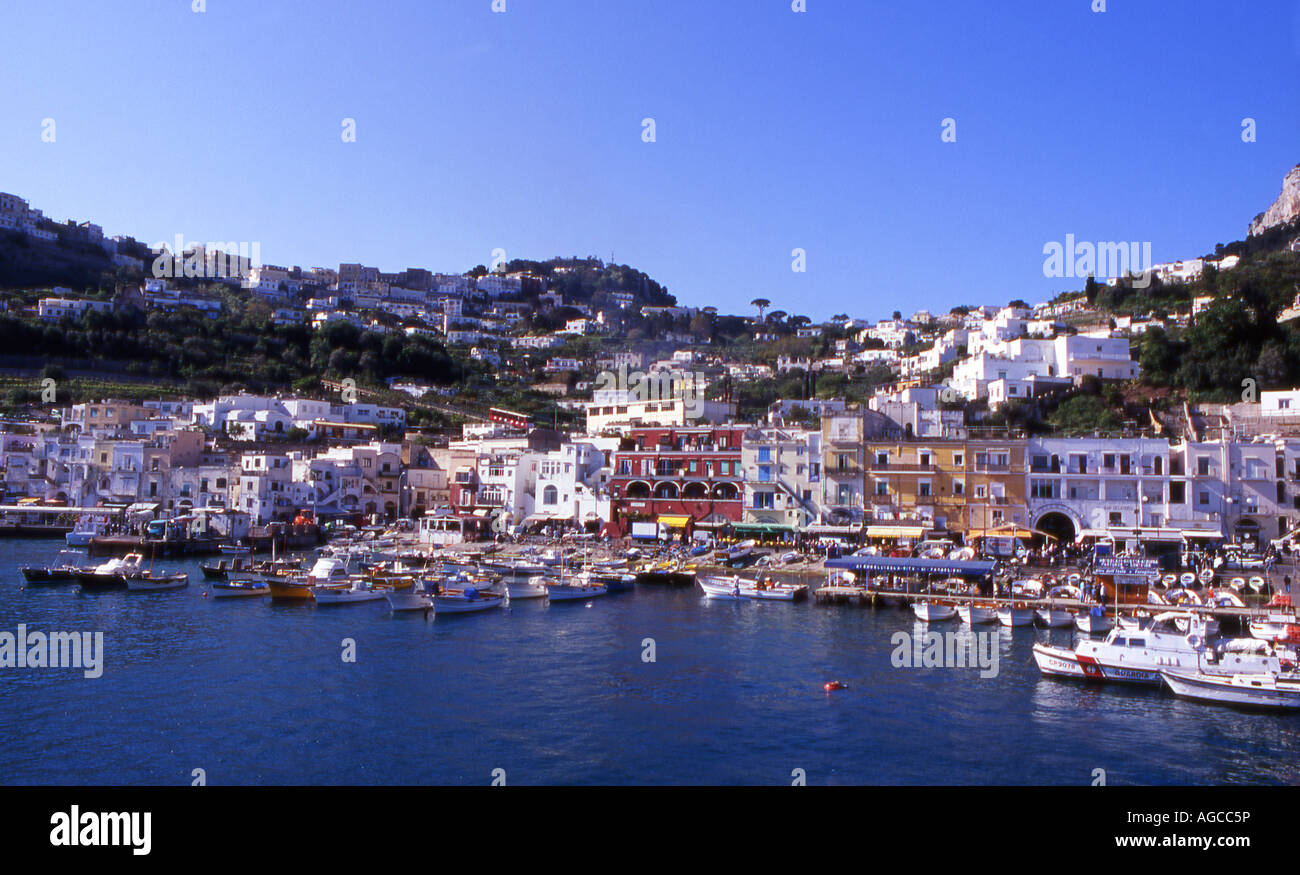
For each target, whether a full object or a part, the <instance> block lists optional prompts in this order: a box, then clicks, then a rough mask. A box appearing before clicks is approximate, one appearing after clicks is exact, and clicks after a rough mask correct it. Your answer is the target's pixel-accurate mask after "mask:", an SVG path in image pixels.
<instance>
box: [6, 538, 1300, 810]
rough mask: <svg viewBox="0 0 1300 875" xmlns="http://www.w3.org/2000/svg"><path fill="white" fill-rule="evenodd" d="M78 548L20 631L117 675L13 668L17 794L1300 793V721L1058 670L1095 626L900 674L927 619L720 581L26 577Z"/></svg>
mask: <svg viewBox="0 0 1300 875" xmlns="http://www.w3.org/2000/svg"><path fill="white" fill-rule="evenodd" d="M60 547H61V543H60V542H57V541H49V540H31V541H24V540H11V541H4V542H0V632H5V631H7V632H11V633H13V632H16V631H17V627H18V624H20V623H25V624H26V625H27V627H28V629H29V630H32V631H45V632H50V631H90V632H96V631H100V632H103V634H104V651H105V652H104V663H103V675H102V676H101V677H99V678H93V679H91V678H85V677H83V673H82V671H81V670H78V669H65V668H58V669H56V668H6V669H0V738H3V742H4V743H3V744H0V783H3V784H76V785H83V784H84V785H111V784H130V785H135V784H146V785H185V784H190V783H191V782H193V781H194V780H195V778H194V775H195V774H196V770H202V772H201V774H202V775H203V777H204V779H205V781H206V783H208V784H209V785H222V784H238V785H250V784H289V785H300V784H312V785H315V784H373V785H391V784H413V785H420V784H436V785H487V784H490V783H492V782H493V780H494V779H495V780H496V781H497V782H498V783H500V782H502V781H504V783H506V784H507V785H529V784H575V785H622V784H724V785H731V784H744V785H765V784H767V785H781V784H787V785H788V784H791V783H794V782H796V781H797V780H804V781H806V782H807V784H809V785H816V784H886V785H888V784H926V785H983V784H1046V785H1079V786H1085V785H1088V784H1091V783H1093V782H1094V781H1096V780H1097V775H1098V774H1099V773H1098V772H1097V770H1103V771H1104V773H1105V781H1106V783H1107V784H1109V785H1117V784H1220V783H1223V784H1257V783H1258V784H1291V783H1296V782H1297V779H1298V778H1300V766H1298V765H1297V753H1300V733H1297V731H1296V730H1297V728H1298V727H1300V716H1297V715H1275V714H1255V713H1245V712H1238V711H1234V710H1231V709H1227V708H1219V707H1214V706H1207V705H1200V704H1196V703H1191V702H1184V701H1180V700H1177V699H1175V698H1174V697H1172V696H1171V695H1169V694H1168V693H1165V692H1162V691H1158V690H1154V689H1151V690H1147V689H1123V688H1098V687H1089V686H1084V685H1081V684H1077V683H1073V682H1069V681H1061V680H1051V679H1046V678H1042V677H1040V675H1039V673H1038V671H1037V669H1036V668H1035V666H1034V662H1033V658H1032V656H1031V654H1030V647H1031V645H1032V644H1033V642H1034V641H1035V640H1047V639H1048V637H1049V635H1050V636H1051V638H1052V640H1054V641H1056V642H1058V643H1066V642H1067V640H1068V639H1069V637H1070V636H1071V635H1072V634H1074V633H1072V632H1071V631H1070V630H1056V631H1054V632H1051V633H1049V632H1048V631H1045V630H1035V629H1032V628H1029V629H1016V630H1014V631H1012V630H1003V629H1001V628H1000V627H996V626H992V627H985V629H986V630H990V631H992V632H993V633H994V634H996V635H997V636H998V640H997V646H998V653H999V673H998V675H997V676H996V677H988V678H982V677H980V672H979V671H978V670H977V669H958V668H928V669H927V668H896V667H894V665H893V664H892V663H891V653H892V651H893V650H894V645H893V644H892V643H891V636H892V635H893V634H894V633H895V632H898V631H900V630H902V631H907V632H914V633H916V632H921V631H922V628H921V627H920V625H919V624H917V623H916V622H915V621H914V620H913V618H912V615H911V613H910V612H907V611H903V610H900V609H897V608H878V609H871V608H860V607H849V606H820V605H816V604H814V603H812V602H811V601H808V602H801V603H796V604H785V603H744V602H741V603H727V602H712V601H708V600H705V599H704V598H702V597H701V594H700V591H699V589H698V588H694V589H692V588H684V587H683V588H667V587H661V586H653V585H640V586H638V587H637V588H636V589H635V590H634V591H632V592H627V593H619V594H611V595H609V596H606V597H604V598H599V599H594V600H592V601H591V602H589V603H581V602H574V603H561V604H555V605H547V604H545V603H544V602H542V603H539V602H521V603H518V604H516V605H514V606H513V607H510V608H506V609H502V610H499V611H494V612H489V613H485V614H472V615H464V616H443V617H436V618H428V619H426V618H425V617H423V616H421V615H418V614H417V615H405V614H400V615H394V614H392V613H390V612H389V610H388V605H387V603H386V602H382V601H381V602H372V603H365V604H358V605H344V606H330V607H317V606H314V605H312V604H301V605H278V604H276V605H273V604H270V603H269V602H268V601H265V600H260V599H228V600H213V599H210V598H205V597H204V595H203V593H204V592H205V590H206V586H205V581H204V580H203V578H202V575H201V573H200V571H199V563H198V562H197V561H168V562H161V561H160V562H159V563H158V566H157V567H158V569H162V570H184V571H187V572H189V573H190V585H189V587H188V588H187V589H184V590H179V591H174V592H164V593H147V594H140V593H127V592H123V591H108V592H101V593H87V594H81V593H79V592H77V591H76V589H75V587H73V586H59V587H31V588H27V589H24V588H23V586H24V581H23V579H22V575H21V574H20V573H19V570H18V569H19V568H20V567H21V566H22V565H25V564H39V565H45V564H51V563H53V562H55V561H56V559H57V554H58V551H59V549H60ZM943 626H945V627H947V628H951V629H953V630H957V629H958V628H959V626H958V625H957V624H956V623H949V624H943ZM348 639H350V640H351V641H352V642H354V645H355V662H348V661H345V660H344V658H343V656H344V653H345V649H346V641H347V640H348ZM646 639H653V650H654V661H652V662H651V661H645V660H644V659H643V657H644V656H645V654H646V653H647V652H648V649H649V645H648V643H647V642H646ZM831 680H838V681H840V682H841V683H842V684H844V687H845V688H844V689H842V690H839V691H836V692H831V693H828V692H826V691H825V690H824V688H823V685H824V684H825V683H826V682H827V681H831Z"/></svg>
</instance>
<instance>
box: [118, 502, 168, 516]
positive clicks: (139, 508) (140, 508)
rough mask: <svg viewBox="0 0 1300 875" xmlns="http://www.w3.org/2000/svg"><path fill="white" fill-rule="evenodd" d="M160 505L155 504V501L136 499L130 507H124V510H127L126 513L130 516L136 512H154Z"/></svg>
mask: <svg viewBox="0 0 1300 875" xmlns="http://www.w3.org/2000/svg"><path fill="white" fill-rule="evenodd" d="M161 506H162V505H160V504H157V503H155V502H148V501H138V502H136V503H135V504H133V505H131V506H130V507H128V508H127V509H126V512H127V514H128V515H130V516H134V515H135V514H138V513H154V512H156V511H157V510H158V508H159V507H161Z"/></svg>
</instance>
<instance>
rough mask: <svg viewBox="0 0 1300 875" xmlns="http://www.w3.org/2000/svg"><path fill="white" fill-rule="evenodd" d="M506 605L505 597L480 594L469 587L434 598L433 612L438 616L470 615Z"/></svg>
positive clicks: (475, 589)
mask: <svg viewBox="0 0 1300 875" xmlns="http://www.w3.org/2000/svg"><path fill="white" fill-rule="evenodd" d="M503 604H505V596H502V595H497V594H496V593H485V592H480V591H479V590H478V589H477V588H475V587H472V586H467V587H465V588H464V589H451V590H444V591H443V592H440V593H438V594H437V595H435V596H434V597H433V612H434V614H435V615H437V614H470V613H477V612H479V611H488V610H491V609H493V608H499V607H501V605H503Z"/></svg>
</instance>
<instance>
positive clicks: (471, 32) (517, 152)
mask: <svg viewBox="0 0 1300 875" xmlns="http://www.w3.org/2000/svg"><path fill="white" fill-rule="evenodd" d="M1091 2H1092V0H999V2H966V0H961V2H958V0H950V2H924V0H909V2H872V0H807V7H808V11H807V12H805V13H795V12H792V11H791V4H790V0H658V2H633V0H506V12H505V13H494V12H492V10H491V5H492V4H491V0H373V2H368V3H359V2H353V0H346V2H345V0H206V6H207V10H206V11H205V12H202V13H195V12H193V11H191V0H121V2H114V3H103V2H92V0H40V2H9V3H5V4H4V6H3V7H0V32H3V33H5V34H7V35H8V39H7V40H6V50H5V52H4V53H0V83H3V87H2V88H0V191H9V192H13V193H15V194H19V195H22V196H24V197H27V198H28V199H29V200H30V201H31V202H32V205H33V206H35V207H39V208H42V209H44V210H45V212H46V215H47V216H50V217H51V218H55V219H58V220H62V219H65V218H72V217H75V218H78V219H90V220H91V221H95V222H97V223H99V224H101V225H102V226H103V227H104V229H105V232H106V233H109V234H131V235H133V236H135V237H137V238H140V239H142V240H145V241H146V242H154V241H159V240H171V239H173V238H174V237H175V235H176V234H178V233H179V234H182V235H183V236H184V237H185V239H187V240H191V241H209V240H211V241H230V240H234V241H257V242H259V243H260V244H261V254H262V259H263V260H264V261H266V262H269V263H275V264H299V265H302V266H304V267H306V266H312V265H325V266H337V264H338V263H339V262H340V261H361V262H364V263H366V264H370V265H376V266H378V267H380V268H381V269H383V270H386V271H397V270H401V269H403V268H406V267H417V266H418V267H428V268H430V269H432V270H444V271H448V272H452V271H455V272H459V271H463V270H467V269H469V268H470V267H472V266H474V265H476V264H486V263H489V262H490V260H491V253H492V250H494V249H496V248H502V249H504V250H505V251H506V253H507V255H508V257H524V258H545V257H549V256H552V255H588V254H594V255H598V256H600V257H602V258H605V259H609V258H610V257H611V255H612V257H613V259H614V260H616V261H618V262H620V263H627V264H631V265H634V266H636V267H638V268H640V269H642V270H645V271H646V272H647V273H649V274H650V275H651V276H653V277H655V278H656V279H658V280H659V281H660V282H662V283H664V284H665V285H666V286H667V287H668V288H669V290H670V291H672V292H673V293H674V294H676V295H677V297H678V299H679V301H681V302H683V303H686V304H691V305H695V306H705V305H709V304H712V305H714V306H718V307H720V308H721V309H722V310H724V311H729V312H750V311H751V310H752V308H750V307H749V301H750V300H751V299H753V298H755V297H765V298H769V299H770V300H772V301H773V305H774V307H776V308H778V309H784V310H786V311H788V312H791V313H804V314H807V315H810V316H813V317H815V318H824V317H827V316H830V315H832V314H834V313H839V312H847V313H851V314H854V315H859V316H863V317H880V316H887V315H888V314H889V313H890V312H892V311H893V310H895V309H899V310H903V311H906V312H909V313H910V312H911V311H913V310H915V309H918V308H922V307H925V308H929V309H931V310H934V311H936V312H938V311H945V310H947V309H948V308H949V307H951V306H954V305H956V304H960V303H1001V302H1005V301H1007V300H1010V299H1013V298H1024V299H1026V300H1029V301H1031V302H1033V301H1038V300H1043V299H1045V298H1047V297H1048V296H1050V295H1051V294H1052V293H1054V292H1056V291H1060V290H1064V289H1067V288H1078V287H1080V286H1081V282H1078V281H1075V280H1072V279H1066V280H1061V279H1047V278H1045V277H1044V276H1043V261H1044V256H1043V254H1042V251H1043V246H1044V244H1045V243H1047V242H1050V241H1063V240H1064V239H1065V235H1066V234H1074V235H1075V238H1076V239H1077V240H1081V241H1111V240H1125V241H1130V240H1132V241H1150V242H1151V244H1152V253H1153V257H1154V259H1155V260H1156V261H1166V260H1173V259H1176V258H1179V257H1187V256H1194V255H1199V254H1203V253H1205V252H1207V251H1211V250H1212V249H1213V247H1214V244H1215V243H1218V242H1228V241H1230V240H1235V239H1239V238H1241V237H1243V236H1244V235H1245V232H1246V226H1247V224H1248V223H1249V221H1250V219H1251V218H1252V217H1253V216H1254V215H1255V214H1256V213H1258V212H1260V211H1262V210H1264V209H1265V208H1266V207H1267V206H1268V205H1269V204H1270V203H1271V202H1272V201H1273V199H1274V198H1275V197H1276V196H1277V194H1278V191H1279V188H1280V184H1281V179H1282V176H1283V174H1284V173H1285V172H1286V171H1287V170H1288V169H1290V168H1291V167H1292V166H1294V165H1295V164H1296V163H1297V162H1300V112H1297V109H1300V100H1298V99H1297V90H1296V75H1295V70H1296V68H1297V64H1298V63H1300V3H1298V2H1296V0H1286V2H1283V0H1253V2H1251V3H1248V4H1240V5H1239V4H1231V3H1223V2H1206V0H1177V2H1174V0H1169V2H1153V0H1142V2H1138V0H1107V3H1106V6H1107V10H1106V11H1105V12H1103V13H1096V12H1093V11H1091V8H1090V6H1091ZM647 117H652V118H654V119H655V122H656V133H657V141H656V142H654V143H645V142H643V141H642V119H644V118H647ZM1246 117H1251V118H1254V119H1255V120H1256V124H1257V140H1256V142H1253V143H1243V142H1242V139H1241V131H1242V127H1241V125H1242V119H1243V118H1246ZM47 118H52V119H54V121H55V126H56V127H55V135H56V139H55V142H53V143H47V142H42V139H41V131H42V122H43V120H44V119H47ZM345 118H352V119H355V120H356V142H354V143H344V142H343V141H342V138H341V136H340V134H341V131H342V121H343V119H345ZM944 118H953V119H955V120H956V124H957V127H956V133H957V139H956V142H954V143H943V142H941V139H940V132H941V121H942V120H943V119H944ZM796 247H798V248H802V249H804V250H806V252H807V271H806V272H805V273H795V272H793V271H792V270H791V260H792V259H791V252H792V250H793V249H795V248H796Z"/></svg>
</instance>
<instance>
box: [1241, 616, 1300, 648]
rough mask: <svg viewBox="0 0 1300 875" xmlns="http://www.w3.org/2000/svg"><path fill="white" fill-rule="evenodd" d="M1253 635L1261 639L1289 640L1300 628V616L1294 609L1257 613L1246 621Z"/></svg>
mask: <svg viewBox="0 0 1300 875" xmlns="http://www.w3.org/2000/svg"><path fill="white" fill-rule="evenodd" d="M1246 627H1247V628H1248V629H1249V630H1250V634H1251V637H1254V638H1258V639H1260V640H1261V641H1289V640H1292V639H1294V638H1295V637H1296V635H1295V632H1296V630H1300V618H1297V617H1296V615H1295V612H1293V611H1272V612H1269V613H1266V614H1256V615H1255V616H1253V617H1250V618H1249V619H1248V620H1247V621H1246Z"/></svg>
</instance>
